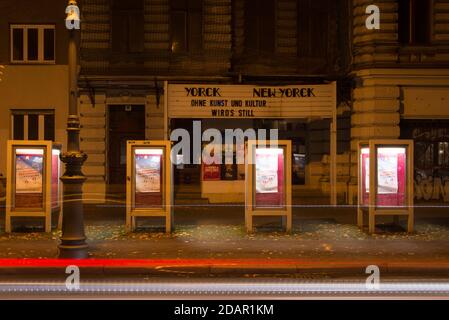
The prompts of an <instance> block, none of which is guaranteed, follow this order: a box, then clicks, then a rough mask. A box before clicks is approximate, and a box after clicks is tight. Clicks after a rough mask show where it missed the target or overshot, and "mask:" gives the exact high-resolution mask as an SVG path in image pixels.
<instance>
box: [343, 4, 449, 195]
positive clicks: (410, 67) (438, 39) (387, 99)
mask: <svg viewBox="0 0 449 320" xmlns="http://www.w3.org/2000/svg"><path fill="white" fill-rule="evenodd" d="M367 3H368V1H363V0H355V1H353V17H354V23H353V26H354V29H353V43H352V46H353V47H352V48H353V50H352V51H353V65H352V73H351V75H352V77H353V78H354V87H355V88H354V90H353V104H352V116H351V127H352V128H351V151H352V152H351V155H352V157H351V159H352V161H351V163H352V169H351V179H352V182H351V183H352V184H353V185H355V184H356V183H357V179H356V177H357V159H356V156H355V155H356V150H357V143H358V141H360V140H366V139H376V138H380V139H396V138H404V139H413V140H414V143H415V155H414V167H415V168H414V171H415V173H414V175H415V177H414V179H415V200H419V201H432V200H433V201H437V202H447V201H449V198H448V197H449V193H448V192H449V181H448V171H447V170H448V164H449V163H448V161H449V153H448V132H447V128H448V124H449V123H448V118H449V117H448V116H449V109H448V99H449V69H448V67H449V54H448V53H449V51H448V50H449V2H448V1H444V0H431V1H416V0H411V1H409V0H399V1H397V0H388V1H381V2H379V3H378V5H379V7H380V11H381V26H380V30H368V29H367V28H366V27H365V19H366V13H365V8H366V5H367Z"/></svg>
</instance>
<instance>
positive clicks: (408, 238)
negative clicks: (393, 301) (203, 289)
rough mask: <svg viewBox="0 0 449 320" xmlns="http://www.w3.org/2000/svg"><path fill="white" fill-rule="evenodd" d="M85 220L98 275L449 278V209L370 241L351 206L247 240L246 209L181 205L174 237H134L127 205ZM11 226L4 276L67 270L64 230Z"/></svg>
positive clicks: (3, 241) (273, 225) (4, 243)
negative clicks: (61, 249)
mask: <svg viewBox="0 0 449 320" xmlns="http://www.w3.org/2000/svg"><path fill="white" fill-rule="evenodd" d="M85 218H86V219H85V220H86V236H87V238H88V244H89V257H90V258H91V260H90V261H91V262H90V263H91V265H90V267H89V266H87V265H86V266H84V268H87V269H89V270H90V271H91V272H100V273H107V272H111V271H114V272H118V271H119V269H121V271H120V272H123V271H126V272H131V273H132V272H144V273H161V272H191V273H194V274H195V273H201V274H205V273H211V274H226V273H229V272H231V273H240V274H242V273H260V272H262V273H298V272H300V271H301V270H307V272H312V271H313V272H324V271H326V270H334V271H335V270H340V271H342V272H354V271H355V270H358V271H357V272H360V270H361V268H363V270H364V268H366V266H368V265H370V264H376V265H378V266H380V267H382V269H383V270H390V272H396V271H401V272H402V271H407V270H409V271H413V272H438V273H445V272H446V271H447V273H448V275H449V212H448V208H418V209H417V210H416V225H415V229H416V232H415V233H414V234H411V235H408V234H406V233H405V232H404V227H405V221H401V224H402V226H399V227H398V226H394V225H392V224H391V220H392V218H391V217H389V218H386V219H385V221H384V222H382V220H380V219H379V225H378V231H379V233H378V234H375V235H372V236H370V235H368V234H367V233H366V232H364V231H361V230H359V229H358V228H357V227H356V225H355V210H354V209H353V208H348V207H340V208H302V207H300V208H295V210H294V219H293V225H294V228H293V232H292V234H285V233H283V232H282V230H281V229H280V228H279V227H278V226H280V221H278V220H277V219H276V218H262V219H260V220H257V221H256V225H257V226H258V228H257V232H256V233H254V234H247V233H246V232H245V230H244V211H243V207H242V206H240V205H236V206H232V205H226V206H211V205H208V206H179V207H177V208H176V211H175V231H174V232H173V233H172V234H165V233H164V232H163V229H162V226H161V227H160V228H157V227H154V224H155V223H159V224H161V222H162V221H161V220H158V219H147V220H142V221H141V222H138V226H139V228H138V230H137V232H135V233H132V234H126V233H125V231H124V222H125V214H124V208H123V207H117V206H110V205H102V206H93V205H89V206H86V210H85ZM3 223H4V221H3V215H2V220H1V221H0V225H1V229H0V258H2V259H3V260H0V265H1V263H2V261H3V267H1V268H0V273H11V272H13V271H14V270H13V269H14V268H13V267H14V264H15V266H16V267H20V268H21V270H22V271H23V270H25V269H24V268H25V267H26V266H25V265H22V266H19V265H18V264H20V263H21V262H20V261H21V260H5V259H23V258H27V259H43V258H45V259H43V260H42V261H46V262H41V263H40V264H39V261H38V260H29V261H32V262H33V263H32V264H34V267H33V266H29V265H28V270H29V271H30V270H35V267H38V268H44V267H46V268H47V269H48V268H50V269H52V268H56V269H58V270H59V269H61V268H62V267H61V266H60V265H58V264H59V262H58V261H59V260H48V259H52V258H56V257H57V244H58V240H57V239H58V236H59V232H57V231H54V232H53V233H52V234H45V233H42V232H36V231H37V230H38V229H37V228H38V226H40V225H41V224H36V223H32V224H31V223H30V222H27V221H24V222H23V223H20V222H19V223H17V224H16V226H17V227H19V229H18V231H22V232H15V233H13V234H11V235H8V234H5V233H4V232H3ZM21 224H23V227H22V228H20V225H21ZM33 226H34V227H33ZM16 230H17V229H16ZM23 231H25V232H23ZM105 259H114V260H105ZM119 259H121V260H119ZM7 261H9V262H8V263H9V266H7V265H5V264H8V263H7ZM52 261H53V262H52ZM113 261H115V262H113ZM86 263H87V264H89V263H88V262H86ZM55 264H56V265H55ZM20 268H19V269H20ZM40 270H41V271H42V269H40ZM35 271H36V270H35ZM14 272H17V270H15V271H14Z"/></svg>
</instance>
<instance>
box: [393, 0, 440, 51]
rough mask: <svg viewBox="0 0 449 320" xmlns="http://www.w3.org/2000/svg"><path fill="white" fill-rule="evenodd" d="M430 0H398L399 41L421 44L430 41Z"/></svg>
mask: <svg viewBox="0 0 449 320" xmlns="http://www.w3.org/2000/svg"><path fill="white" fill-rule="evenodd" d="M431 14H432V0H399V9H398V24H399V26H398V28H399V42H400V43H402V44H415V45H423V44H428V43H430V39H431V23H432V17H431Z"/></svg>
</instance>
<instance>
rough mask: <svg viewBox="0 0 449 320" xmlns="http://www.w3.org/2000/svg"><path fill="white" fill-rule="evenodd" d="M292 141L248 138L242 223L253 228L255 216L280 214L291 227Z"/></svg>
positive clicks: (288, 228) (288, 226) (250, 229)
mask: <svg viewBox="0 0 449 320" xmlns="http://www.w3.org/2000/svg"><path fill="white" fill-rule="evenodd" d="M291 158H292V156H291V141H286V140H282V141H248V144H247V161H246V164H245V166H246V174H245V179H246V183H245V184H246V187H245V188H246V192H245V224H246V230H247V231H248V232H252V231H253V218H254V216H280V217H282V218H283V226H284V227H285V228H286V231H287V232H290V231H291V227H292V212H291V202H292V201H291V199H292V193H291V185H292V184H291Z"/></svg>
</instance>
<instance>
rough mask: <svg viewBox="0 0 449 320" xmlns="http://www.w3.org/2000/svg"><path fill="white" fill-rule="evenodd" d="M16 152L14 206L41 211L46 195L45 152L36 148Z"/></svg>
mask: <svg viewBox="0 0 449 320" xmlns="http://www.w3.org/2000/svg"><path fill="white" fill-rule="evenodd" d="M15 151H16V152H15V194H14V206H15V207H16V208H37V209H40V208H42V207H43V195H44V185H43V174H44V150H43V149H42V148H39V149H38V148H35V149H16V150H15Z"/></svg>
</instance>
